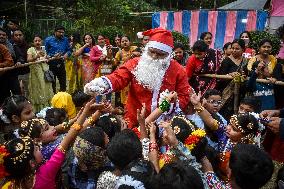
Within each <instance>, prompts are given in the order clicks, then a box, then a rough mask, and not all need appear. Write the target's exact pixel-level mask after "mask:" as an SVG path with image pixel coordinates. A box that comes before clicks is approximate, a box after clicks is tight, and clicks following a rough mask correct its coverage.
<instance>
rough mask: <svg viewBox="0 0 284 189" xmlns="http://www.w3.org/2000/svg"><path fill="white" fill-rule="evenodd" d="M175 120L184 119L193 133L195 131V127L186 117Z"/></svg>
mask: <svg viewBox="0 0 284 189" xmlns="http://www.w3.org/2000/svg"><path fill="white" fill-rule="evenodd" d="M175 118H180V119H182V120H183V121H184V122H186V123H187V125H188V126H189V127H190V129H191V131H195V125H193V124H192V122H191V121H189V120H188V119H187V118H186V117H184V116H174V117H173V119H172V120H174V119H175Z"/></svg>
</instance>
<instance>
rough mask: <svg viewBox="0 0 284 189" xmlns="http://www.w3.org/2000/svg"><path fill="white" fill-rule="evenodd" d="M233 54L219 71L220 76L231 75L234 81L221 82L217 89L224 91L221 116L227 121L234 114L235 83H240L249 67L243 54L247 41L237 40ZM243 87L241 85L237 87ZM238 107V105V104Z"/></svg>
mask: <svg viewBox="0 0 284 189" xmlns="http://www.w3.org/2000/svg"><path fill="white" fill-rule="evenodd" d="M231 45H232V54H231V55H230V56H228V57H227V58H225V59H224V60H223V61H222V63H221V67H220V69H219V71H218V74H220V75H230V76H232V77H234V79H233V80H232V81H230V80H221V81H220V82H219V84H218V87H217V89H219V90H220V91H222V99H223V104H222V108H221V110H220V113H221V115H223V116H224V117H225V119H227V120H228V119H229V118H230V116H231V115H233V114H234V113H236V112H234V101H235V100H237V99H234V89H235V83H236V82H240V81H241V79H242V78H243V77H244V72H245V66H246V65H247V59H246V58H244V57H243V52H244V51H245V48H246V46H245V41H244V40H242V39H235V40H234V41H233V42H232V43H231ZM237 87H238V88H239V87H241V85H237ZM236 105H237V107H238V104H236ZM237 107H235V109H236V108H237Z"/></svg>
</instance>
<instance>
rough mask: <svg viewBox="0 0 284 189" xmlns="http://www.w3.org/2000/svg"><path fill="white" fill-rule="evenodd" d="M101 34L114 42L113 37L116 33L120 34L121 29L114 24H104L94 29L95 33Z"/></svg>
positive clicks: (121, 32)
mask: <svg viewBox="0 0 284 189" xmlns="http://www.w3.org/2000/svg"><path fill="white" fill-rule="evenodd" d="M98 34H102V35H104V36H105V37H106V38H108V39H109V40H110V42H111V43H114V38H115V36H116V35H122V34H123V30H122V29H120V28H118V27H116V26H104V27H100V28H98V29H97V30H96V31H95V35H98Z"/></svg>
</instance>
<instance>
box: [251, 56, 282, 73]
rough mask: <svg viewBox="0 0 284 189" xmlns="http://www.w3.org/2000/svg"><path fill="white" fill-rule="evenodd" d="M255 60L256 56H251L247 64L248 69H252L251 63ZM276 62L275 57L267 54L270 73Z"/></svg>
mask: <svg viewBox="0 0 284 189" xmlns="http://www.w3.org/2000/svg"><path fill="white" fill-rule="evenodd" d="M256 61H257V59H256V56H254V57H252V58H251V59H250V60H249V62H248V65H247V68H248V70H249V71H252V66H253V64H254V63H255V62H256ZM276 64H277V59H276V58H275V56H273V55H269V63H268V71H269V73H270V74H272V73H273V70H274V68H275V66H276Z"/></svg>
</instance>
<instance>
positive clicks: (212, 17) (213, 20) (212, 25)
mask: <svg viewBox="0 0 284 189" xmlns="http://www.w3.org/2000/svg"><path fill="white" fill-rule="evenodd" d="M217 17H218V12H217V11H209V12H208V31H209V32H211V33H212V43H211V45H210V48H214V43H215V35H216V24H217Z"/></svg>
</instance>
